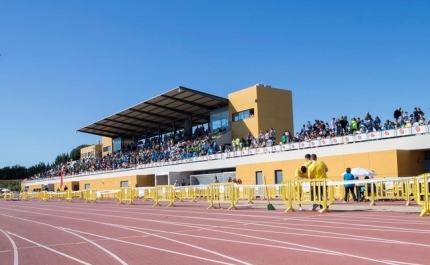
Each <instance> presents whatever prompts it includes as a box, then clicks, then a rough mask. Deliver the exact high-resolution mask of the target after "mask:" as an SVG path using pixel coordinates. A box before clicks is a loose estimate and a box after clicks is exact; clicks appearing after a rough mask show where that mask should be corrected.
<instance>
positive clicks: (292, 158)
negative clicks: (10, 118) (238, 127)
mask: <svg viewBox="0 0 430 265" xmlns="http://www.w3.org/2000/svg"><path fill="white" fill-rule="evenodd" d="M405 148H407V149H408V150H406V152H405V151H404V149H405ZM426 150H427V151H428V150H430V134H426V135H417V136H410V137H399V138H392V139H386V140H377V141H368V142H362V143H351V144H340V145H335V146H327V147H318V148H307V149H301V150H292V151H287V152H278V153H271V154H262V155H255V156H244V157H238V158H231V159H220V160H212V161H204V162H195V163H184V164H178V165H170V166H164V167H153V168H143V169H138V170H129V171H123V172H107V173H103V174H97V175H87V176H80V177H68V178H66V179H65V183H67V182H70V181H79V182H80V185H81V186H80V188H81V189H83V187H84V186H82V181H84V180H87V179H98V180H99V181H100V180H101V179H105V180H106V179H108V178H122V176H130V175H155V174H159V173H162V172H190V171H211V170H218V169H223V168H234V167H236V170H237V171H238V174H240V177H238V178H241V179H242V181H244V183H245V179H246V178H249V180H248V181H247V182H246V183H253V182H255V180H253V178H255V176H254V177H253V178H250V177H249V175H250V174H251V172H254V173H252V174H253V175H255V171H256V170H257V169H255V168H262V167H263V165H266V164H267V165H270V167H273V168H272V169H270V168H269V169H268V170H267V172H266V173H265V174H266V175H267V176H266V177H267V183H273V175H274V173H273V170H274V169H275V168H276V169H278V168H280V169H283V174H284V179H287V176H290V175H292V174H293V173H294V170H295V169H296V168H298V167H299V166H301V165H302V164H303V162H304V161H303V157H304V155H305V154H307V153H315V154H317V155H318V157H320V158H321V159H322V160H323V161H325V162H326V163H327V165H328V167H329V169H330V171H329V174H328V175H329V177H330V178H340V176H339V174H341V173H343V171H342V170H344V169H345V168H346V167H347V166H349V167H355V166H361V167H366V166H367V167H369V168H370V169H373V170H375V171H376V172H377V173H378V176H390V177H396V176H400V177H402V176H412V175H418V174H421V173H424V172H425V163H424V162H423V161H422V162H419V161H420V159H419V158H422V160H424V152H425V151H426ZM408 152H409V153H408ZM351 155H353V156H351ZM366 157H367V158H366ZM416 158H418V159H416ZM279 162H280V163H282V165H283V166H279V165H276V163H279ZM287 164H288V165H287ZM247 167H248V168H249V169H246V168H247ZM251 169H252V171H250V170H251ZM44 183H59V179H56V180H46V181H39V182H30V181H29V182H27V186H29V187H30V190H32V189H33V186H34V187H36V188H40V187H41V185H43V184H44ZM118 185H119V184H118ZM69 188H70V186H69Z"/></svg>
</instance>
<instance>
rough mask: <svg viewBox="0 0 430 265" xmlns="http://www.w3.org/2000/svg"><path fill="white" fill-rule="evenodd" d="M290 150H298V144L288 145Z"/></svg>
mask: <svg viewBox="0 0 430 265" xmlns="http://www.w3.org/2000/svg"><path fill="white" fill-rule="evenodd" d="M290 148H291V149H292V150H295V149H299V144H298V143H292V144H291V145H290Z"/></svg>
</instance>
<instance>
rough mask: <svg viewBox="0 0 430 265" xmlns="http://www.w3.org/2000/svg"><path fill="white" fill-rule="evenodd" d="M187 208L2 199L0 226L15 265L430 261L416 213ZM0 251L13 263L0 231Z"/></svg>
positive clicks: (425, 229)
mask: <svg viewBox="0 0 430 265" xmlns="http://www.w3.org/2000/svg"><path fill="white" fill-rule="evenodd" d="M179 205H180V204H179ZM192 205H193V206H192V207H190V206H189V205H187V207H176V208H153V207H152V206H150V204H141V205H134V206H117V205H115V204H114V202H113V201H103V202H102V203H99V204H83V203H81V202H80V201H76V202H75V203H72V204H66V203H63V202H48V203H43V202H37V201H33V202H0V209H1V215H0V216H1V220H2V222H1V223H0V229H1V230H3V231H7V232H9V233H11V234H10V235H11V237H12V238H13V240H14V241H15V243H16V245H17V246H18V254H19V255H18V256H19V260H20V264H58V262H61V264H80V263H79V262H78V261H76V260H73V259H71V258H69V257H64V256H61V255H60V254H58V253H56V252H53V251H52V250H56V251H59V252H61V253H64V254H67V255H68V256H70V257H75V258H76V259H78V260H80V261H82V262H87V263H90V264H124V263H125V264H145V263H146V264H168V263H172V262H176V263H179V264H216V262H218V263H221V264H285V263H287V262H288V264H328V263H330V264H344V263H348V264H397V265H399V264H429V260H428V259H425V254H424V253H426V252H428V248H429V247H430V239H428V238H429V235H428V234H429V231H430V229H429V222H428V220H425V219H423V218H419V217H417V216H415V215H410V214H409V215H408V214H402V213H391V212H351V213H344V212H343V213H336V212H332V213H329V214H323V215H321V214H318V213H316V212H305V213H289V214H285V213H283V212H281V211H277V212H267V211H264V210H260V209H249V210H241V211H226V210H206V209H205V208H204V207H206V206H207V205H206V204H192ZM3 220H4V221H3ZM65 229H66V230H67V232H66V230H65ZM29 240H30V241H31V242H36V243H37V244H39V245H35V244H34V243H31V242H29ZM90 242H92V243H90ZM0 246H1V247H2V249H1V250H0V258H2V261H5V260H7V261H8V263H4V264H13V254H12V253H13V251H12V246H11V243H10V242H9V240H8V239H7V238H6V237H5V236H4V235H3V236H2V234H1V233H0ZM42 246H47V247H49V248H50V249H51V250H50V249H44V248H42ZM160 249H163V250H165V251H169V252H165V251H161V250H160ZM113 255H115V256H116V257H117V258H116V259H115V257H114V256H113ZM67 262H69V263H67ZM121 262H123V263H121Z"/></svg>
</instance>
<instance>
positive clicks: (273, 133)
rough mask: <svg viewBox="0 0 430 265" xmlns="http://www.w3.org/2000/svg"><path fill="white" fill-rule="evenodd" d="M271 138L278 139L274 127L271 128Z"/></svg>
mask: <svg viewBox="0 0 430 265" xmlns="http://www.w3.org/2000/svg"><path fill="white" fill-rule="evenodd" d="M270 139H271V140H272V141H276V132H275V130H274V129H273V128H270Z"/></svg>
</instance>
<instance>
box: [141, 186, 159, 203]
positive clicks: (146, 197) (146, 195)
mask: <svg viewBox="0 0 430 265" xmlns="http://www.w3.org/2000/svg"><path fill="white" fill-rule="evenodd" d="M155 197H156V188H155V187H151V188H146V189H144V190H143V201H155Z"/></svg>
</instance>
